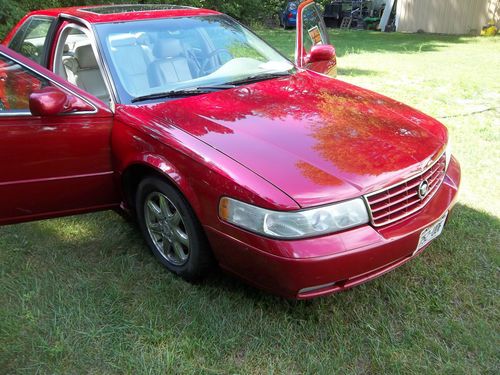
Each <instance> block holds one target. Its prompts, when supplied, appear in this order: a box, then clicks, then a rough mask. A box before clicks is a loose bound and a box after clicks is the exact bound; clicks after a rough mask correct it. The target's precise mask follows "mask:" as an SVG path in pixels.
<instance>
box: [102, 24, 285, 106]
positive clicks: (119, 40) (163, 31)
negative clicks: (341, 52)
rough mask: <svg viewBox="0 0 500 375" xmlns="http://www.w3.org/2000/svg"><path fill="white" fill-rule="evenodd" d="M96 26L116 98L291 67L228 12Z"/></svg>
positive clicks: (128, 99)
mask: <svg viewBox="0 0 500 375" xmlns="http://www.w3.org/2000/svg"><path fill="white" fill-rule="evenodd" d="M96 31H97V36H98V40H99V42H100V43H101V47H102V51H103V53H104V58H105V59H106V61H107V63H108V67H109V68H110V73H111V76H112V78H113V81H114V84H115V87H116V89H117V93H118V96H119V98H118V99H119V101H120V102H121V103H131V102H132V101H133V100H134V99H135V98H138V97H141V96H147V95H155V94H158V93H164V92H170V91H175V90H183V89H191V88H196V87H204V86H213V85H223V84H226V83H230V82H233V81H237V80H242V79H243V80H244V79H246V78H248V77H252V76H258V75H266V74H270V73H278V72H281V73H286V72H288V71H290V70H292V69H293V68H294V66H293V64H291V63H290V62H289V61H288V60H286V59H285V58H284V57H283V56H282V55H280V54H279V53H278V52H277V51H275V50H274V49H273V48H272V47H270V46H269V45H267V44H266V43H265V42H264V41H262V40H261V39H259V38H258V37H257V36H256V35H255V34H253V33H251V32H250V31H249V30H248V29H246V28H245V27H243V26H242V25H240V24H239V23H237V22H235V21H234V20H232V19H231V18H229V17H227V16H202V17H176V18H168V19H154V20H147V21H133V22H123V23H110V24H104V23H102V24H97V25H96Z"/></svg>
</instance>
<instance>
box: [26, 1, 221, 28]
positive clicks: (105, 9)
mask: <svg viewBox="0 0 500 375" xmlns="http://www.w3.org/2000/svg"><path fill="white" fill-rule="evenodd" d="M216 14H221V13H219V12H217V11H214V10H209V9H202V8H193V7H187V6H179V5H167V4H120V5H102V6H100V5H98V6H96V5H94V6H76V7H69V8H54V9H45V10H38V11H34V12H31V13H29V16H33V15H38V16H51V17H58V16H63V15H67V16H72V17H77V18H80V19H83V20H85V21H87V22H89V23H93V24H95V23H110V22H126V21H136V20H147V19H155V18H173V17H193V16H206V15H216Z"/></svg>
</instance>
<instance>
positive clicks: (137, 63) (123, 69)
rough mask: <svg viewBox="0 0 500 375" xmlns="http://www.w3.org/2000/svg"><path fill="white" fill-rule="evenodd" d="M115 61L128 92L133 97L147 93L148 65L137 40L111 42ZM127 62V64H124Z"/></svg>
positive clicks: (123, 39) (128, 39)
mask: <svg viewBox="0 0 500 375" xmlns="http://www.w3.org/2000/svg"><path fill="white" fill-rule="evenodd" d="M111 47H112V49H111V51H112V54H113V60H114V61H116V62H118V61H120V62H122V63H120V64H118V63H116V64H115V66H116V67H117V69H119V72H118V73H119V74H120V77H121V79H122V81H123V85H124V86H125V88H126V90H127V91H128V92H129V93H130V94H132V95H140V94H141V93H143V92H147V91H148V90H149V89H150V87H149V82H148V63H147V62H146V58H145V53H144V50H143V48H142V47H141V46H140V45H139V44H138V43H137V40H136V38H134V37H127V38H120V39H116V40H113V41H112V42H111ZM123 62H126V63H123Z"/></svg>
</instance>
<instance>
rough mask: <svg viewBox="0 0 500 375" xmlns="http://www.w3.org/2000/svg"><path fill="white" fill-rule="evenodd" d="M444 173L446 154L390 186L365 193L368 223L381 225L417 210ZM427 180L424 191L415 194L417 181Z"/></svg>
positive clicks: (434, 190) (435, 188) (431, 192)
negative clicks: (421, 170)
mask: <svg viewBox="0 0 500 375" xmlns="http://www.w3.org/2000/svg"><path fill="white" fill-rule="evenodd" d="M445 174H446V154H443V155H442V156H441V157H440V158H439V159H438V160H437V161H436V162H435V163H434V164H433V165H431V166H430V167H429V168H428V169H427V170H425V171H424V172H422V173H421V174H419V175H418V176H415V177H412V178H410V179H409V180H406V181H404V182H402V183H399V184H397V185H394V186H391V187H390V188H387V189H384V190H381V191H377V192H375V193H372V194H368V195H366V196H365V198H366V201H367V202H368V206H369V208H370V213H371V220H372V224H373V225H374V226H376V227H381V226H384V225H388V224H391V223H394V222H396V221H398V220H401V219H403V218H405V217H407V216H409V215H411V214H413V213H415V212H417V211H419V210H421V209H422V208H423V207H424V206H425V205H426V204H427V203H428V202H429V201H430V200H431V199H432V197H433V196H434V194H436V192H437V191H438V189H439V187H440V186H441V183H442V182H443V180H444V176H445ZM424 181H427V183H428V193H427V194H426V195H425V196H424V197H422V196H421V195H420V194H419V189H420V187H421V184H422V183H423V182H424Z"/></svg>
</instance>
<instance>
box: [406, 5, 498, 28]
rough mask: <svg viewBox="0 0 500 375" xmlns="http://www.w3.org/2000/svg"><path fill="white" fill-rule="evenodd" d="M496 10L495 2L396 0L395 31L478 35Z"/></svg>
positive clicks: (496, 15) (494, 15) (496, 12)
mask: <svg viewBox="0 0 500 375" xmlns="http://www.w3.org/2000/svg"><path fill="white" fill-rule="evenodd" d="M499 11H500V6H499V0H398V3H397V17H398V31H403V32H417V31H418V30H423V31H425V32H427V33H442V34H469V33H475V34H478V33H479V32H480V31H481V28H482V27H483V26H484V25H485V24H486V23H487V22H488V20H489V19H492V18H493V19H494V20H495V21H496V22H497V23H498V20H499V18H500V17H499V15H500V14H499Z"/></svg>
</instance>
